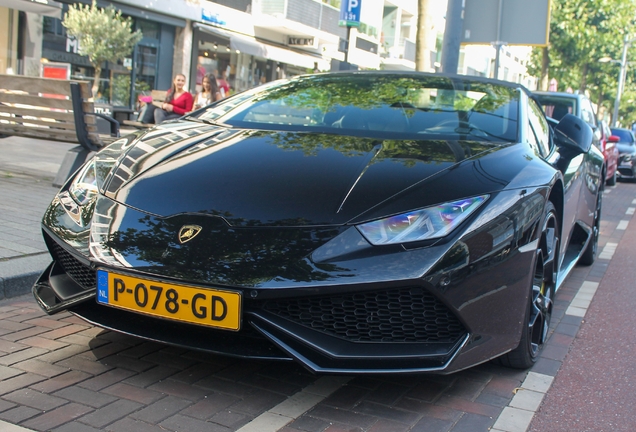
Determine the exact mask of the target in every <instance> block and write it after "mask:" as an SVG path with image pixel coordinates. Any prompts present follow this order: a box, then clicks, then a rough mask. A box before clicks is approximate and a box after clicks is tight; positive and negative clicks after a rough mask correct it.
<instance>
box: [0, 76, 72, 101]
mask: <svg viewBox="0 0 636 432" xmlns="http://www.w3.org/2000/svg"><path fill="white" fill-rule="evenodd" d="M0 89H5V90H21V91H24V92H27V93H35V94H37V93H48V94H59V95H64V96H70V95H71V89H70V88H69V86H68V81H67V80H58V79H52V78H39V77H28V76H21V75H2V79H0Z"/></svg>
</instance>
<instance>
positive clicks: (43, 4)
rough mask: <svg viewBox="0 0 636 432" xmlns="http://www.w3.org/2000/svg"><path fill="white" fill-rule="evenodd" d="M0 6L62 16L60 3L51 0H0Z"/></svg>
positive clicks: (54, 16) (55, 16) (56, 16)
mask: <svg viewBox="0 0 636 432" xmlns="http://www.w3.org/2000/svg"><path fill="white" fill-rule="evenodd" d="M0 6H4V7H6V8H9V9H15V10H19V11H23V12H33V13H37V14H40V15H46V16H50V17H53V18H60V19H61V18H62V4H61V3H58V2H56V1H53V0H0Z"/></svg>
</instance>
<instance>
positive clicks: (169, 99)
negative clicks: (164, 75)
mask: <svg viewBox="0 0 636 432" xmlns="http://www.w3.org/2000/svg"><path fill="white" fill-rule="evenodd" d="M185 82H186V78H185V75H183V74H177V76H175V77H174V81H173V82H172V87H171V88H170V90H168V94H167V96H166V100H165V102H164V103H163V104H162V105H161V108H159V109H156V110H155V123H156V124H159V123H161V122H163V121H165V120H170V119H175V118H179V117H181V116H183V115H184V114H186V113H189V112H190V111H192V105H193V104H194V99H193V98H192V95H191V94H190V92H188V91H186V90H185V89H184V86H185Z"/></svg>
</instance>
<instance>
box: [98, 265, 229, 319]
mask: <svg viewBox="0 0 636 432" xmlns="http://www.w3.org/2000/svg"><path fill="white" fill-rule="evenodd" d="M97 301H98V302H99V303H102V304H106V305H109V306H114V307H117V308H121V309H127V310H130V311H133V312H139V313H143V314H146V315H152V316H156V317H160V318H168V319H171V320H176V321H184V322H188V323H192V324H199V325H204V326H209V327H215V328H219V329H225V330H235V331H238V330H239V329H240V328H241V294H240V293H238V292H233V291H223V290H219V289H209V288H198V287H193V286H188V285H178V284H173V283H166V282H161V281H157V280H150V279H142V278H138V277H132V276H127V275H123V274H118V273H113V272H109V271H106V270H98V271H97Z"/></svg>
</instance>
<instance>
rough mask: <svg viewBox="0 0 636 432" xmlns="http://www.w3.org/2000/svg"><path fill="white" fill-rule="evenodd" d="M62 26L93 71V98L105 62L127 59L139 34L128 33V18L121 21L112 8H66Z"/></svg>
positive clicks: (119, 15) (138, 32) (94, 0)
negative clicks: (77, 44) (74, 40)
mask: <svg viewBox="0 0 636 432" xmlns="http://www.w3.org/2000/svg"><path fill="white" fill-rule="evenodd" d="M62 25H63V26H64V27H65V28H66V32H67V34H68V35H70V36H74V37H75V38H77V40H78V41H79V53H80V54H82V55H86V56H88V59H89V61H90V62H91V65H92V66H93V67H94V68H95V81H94V82H93V88H92V93H93V96H96V95H97V91H98V89H99V78H100V75H101V72H102V66H103V64H104V63H105V62H113V63H114V62H117V61H119V60H123V59H124V58H126V56H129V55H130V54H131V52H132V50H133V48H134V46H135V44H136V43H137V42H139V41H140V40H141V37H142V34H141V32H140V31H139V30H137V31H135V32H133V31H132V20H131V19H130V17H126V18H124V17H122V16H121V11H117V10H115V8H114V7H113V6H108V7H107V8H105V9H100V8H98V7H97V2H96V0H93V4H92V5H90V6H88V5H82V4H75V5H71V6H70V7H69V10H68V12H67V13H66V14H65V15H64V20H63V21H62Z"/></svg>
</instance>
